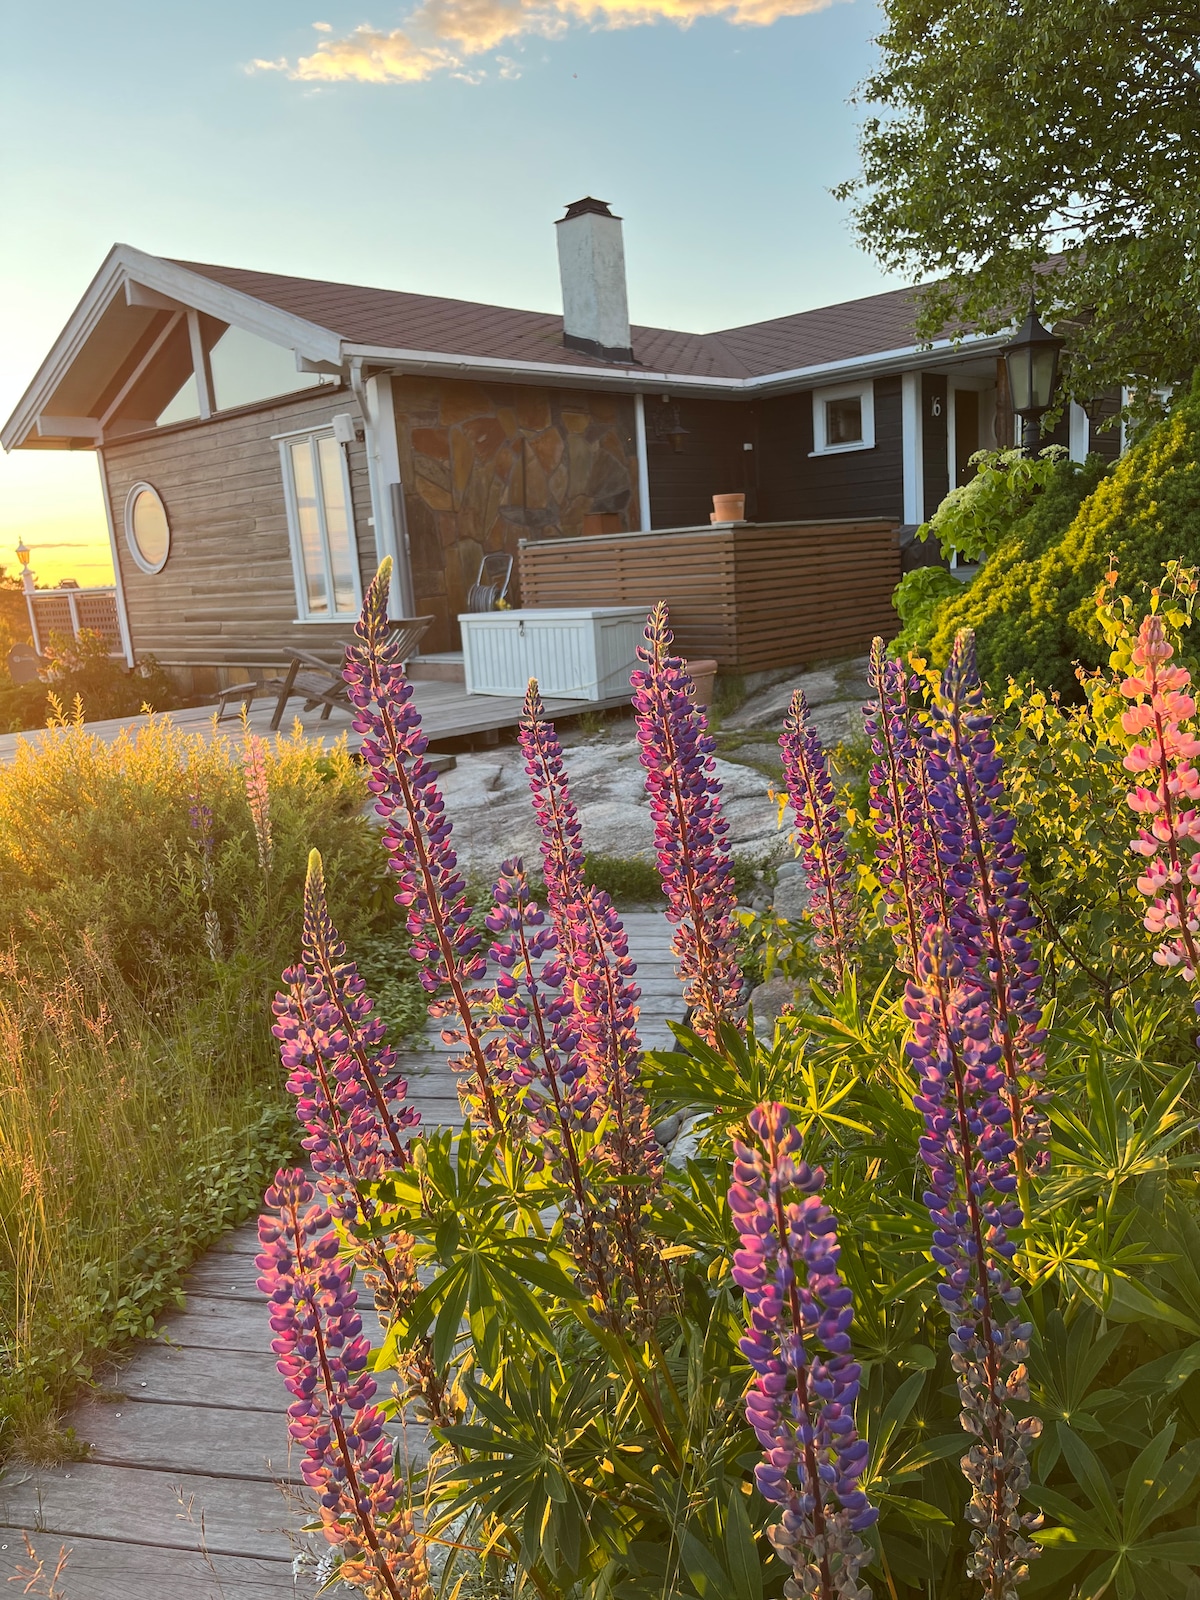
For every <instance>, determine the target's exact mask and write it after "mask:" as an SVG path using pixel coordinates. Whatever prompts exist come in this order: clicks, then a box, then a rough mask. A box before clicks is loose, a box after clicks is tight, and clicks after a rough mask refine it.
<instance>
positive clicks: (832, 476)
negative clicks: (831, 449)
mask: <svg viewBox="0 0 1200 1600" xmlns="http://www.w3.org/2000/svg"><path fill="white" fill-rule="evenodd" d="M755 409H756V410H757V412H758V440H759V448H758V450H757V452H756V454H757V457H758V486H759V493H758V507H759V509H758V515H759V518H760V520H762V521H764V522H778V521H782V520H784V519H785V518H789V517H797V518H805V519H807V518H811V517H894V518H895V519H896V520H897V521H899V520H900V518H901V516H902V515H903V508H904V487H903V472H904V467H903V457H902V448H901V410H900V379H899V378H876V379H875V448H874V449H873V450H851V451H847V452H846V454H844V455H832V456H814V455H812V454H811V451H812V447H813V400H812V390H811V389H806V390H804V391H803V392H802V393H800V394H790V395H784V396H781V397H780V398H779V399H777V400H768V401H765V402H762V403H760V404H759V405H758V406H757V407H756V408H755Z"/></svg>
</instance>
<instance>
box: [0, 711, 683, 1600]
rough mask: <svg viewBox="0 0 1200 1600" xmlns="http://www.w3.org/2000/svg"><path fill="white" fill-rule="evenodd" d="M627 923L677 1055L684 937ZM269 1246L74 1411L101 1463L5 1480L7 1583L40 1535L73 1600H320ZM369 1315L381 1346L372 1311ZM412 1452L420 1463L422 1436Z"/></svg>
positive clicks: (217, 1281)
mask: <svg viewBox="0 0 1200 1600" xmlns="http://www.w3.org/2000/svg"><path fill="white" fill-rule="evenodd" d="M419 687H423V686H419ZM432 687H436V688H442V687H445V686H444V685H438V684H434V685H432ZM450 687H454V686H453V685H451V686H450ZM624 922H625V926H626V929H627V931H628V934H629V944H630V953H631V954H632V956H633V958H634V960H635V961H636V962H637V964H638V981H639V982H640V983H641V984H642V985H643V986H644V989H645V992H646V999H645V1004H644V1007H643V1016H642V1024H643V1029H642V1032H643V1041H644V1043H645V1044H646V1045H647V1046H648V1047H649V1046H653V1045H667V1044H669V1043H670V1042H671V1036H670V1030H669V1029H668V1027H667V1019H668V1018H669V1017H671V1016H679V1015H681V1014H682V1008H681V1002H680V1000H679V993H678V987H677V986H676V985H675V983H674V978H673V972H674V960H673V957H672V955H671V949H670V942H671V932H672V930H671V928H670V927H669V925H668V924H667V921H666V918H665V917H664V916H663V914H662V913H661V912H659V911H636V912H630V913H627V914H626V915H625V917H624ZM447 1054H448V1052H447V1050H446V1048H445V1046H444V1045H442V1044H441V1042H440V1040H439V1039H438V1038H437V1035H436V1032H435V1030H434V1027H433V1025H432V1024H430V1028H429V1032H428V1034H427V1037H426V1043H425V1045H424V1047H422V1048H414V1049H409V1050H407V1051H405V1052H404V1054H403V1057H402V1060H403V1063H404V1066H405V1070H406V1071H407V1072H408V1074H409V1085H410V1087H409V1098H410V1099H411V1101H412V1102H413V1103H414V1104H415V1105H416V1106H417V1108H418V1110H420V1112H421V1115H422V1119H423V1121H424V1124H425V1126H426V1127H438V1126H458V1125H459V1124H460V1122H461V1113H460V1111H459V1106H458V1098H457V1094H456V1091H455V1086H454V1075H453V1074H452V1073H451V1072H450V1070H449V1068H448V1067H447V1064H446V1061H447ZM257 1249H258V1244H257V1237H256V1229H255V1224H254V1223H253V1222H250V1223H246V1224H244V1225H243V1226H242V1227H240V1228H238V1229H236V1230H234V1231H233V1232H231V1233H229V1234H227V1235H226V1237H225V1238H224V1239H222V1240H221V1241H219V1243H217V1244H216V1245H214V1246H213V1248H212V1249H211V1250H209V1251H208V1252H207V1254H206V1255H205V1256H204V1257H203V1258H202V1260H201V1261H199V1262H198V1263H197V1264H196V1266H195V1267H194V1268H193V1269H192V1271H191V1272H190V1273H189V1274H188V1277H187V1279H186V1282H185V1290H186V1292H187V1300H186V1305H185V1307H184V1309H183V1310H182V1311H177V1312H173V1313H172V1314H171V1315H170V1316H168V1317H167V1318H166V1319H165V1321H164V1323H163V1324H162V1327H161V1330H160V1337H159V1338H158V1339H156V1340H154V1341H150V1342H143V1343H141V1344H139V1345H138V1346H137V1347H136V1349H135V1350H134V1351H133V1353H132V1355H131V1357H130V1359H129V1360H128V1361H127V1362H125V1363H124V1365H123V1366H122V1367H121V1369H120V1370H119V1371H118V1373H117V1374H116V1375H115V1377H114V1378H113V1380H112V1382H111V1384H110V1385H109V1389H108V1393H107V1396H106V1398H105V1399H104V1400H103V1401H96V1400H93V1401H89V1402H87V1403H86V1404H84V1405H82V1406H80V1407H78V1408H77V1409H76V1412H75V1414H74V1415H73V1417H72V1418H71V1421H72V1423H73V1425H74V1427H75V1428H76V1431H77V1433H78V1434H79V1437H80V1438H82V1439H86V1440H88V1441H89V1442H91V1443H92V1445H93V1446H94V1458H93V1459H91V1460H88V1461H83V1462H76V1463H72V1464H71V1465H69V1466H64V1467H60V1468H54V1469H41V1470H36V1469H33V1468H28V1467H22V1466H21V1465H20V1464H19V1463H12V1464H10V1466H9V1468H8V1470H7V1472H6V1473H5V1474H4V1475H3V1477H0V1581H3V1580H4V1579H7V1578H8V1577H10V1576H11V1575H12V1574H13V1573H15V1571H16V1570H17V1567H18V1566H20V1565H25V1564H26V1563H27V1558H26V1554H25V1546H24V1543H23V1540H22V1537H21V1531H20V1530H22V1529H27V1530H29V1532H30V1536H31V1537H32V1539H33V1541H34V1543H35V1546H36V1548H37V1552H38V1555H39V1556H40V1557H41V1558H42V1559H43V1560H44V1561H45V1562H46V1564H47V1567H49V1568H50V1569H53V1565H54V1561H55V1559H56V1557H57V1554H58V1550H59V1547H60V1545H66V1546H69V1547H70V1551H71V1554H70V1557H69V1559H68V1564H67V1568H66V1571H65V1573H64V1576H63V1578H62V1580H61V1586H62V1588H63V1591H64V1593H65V1594H66V1595H67V1597H68V1600H164V1597H167V1596H170V1597H171V1600H285V1597H291V1600H311V1597H312V1595H313V1593H314V1588H315V1580H314V1579H313V1578H312V1577H311V1576H308V1577H300V1578H295V1577H294V1576H293V1571H292V1565H291V1563H292V1557H293V1554H294V1552H295V1549H296V1547H297V1545H298V1544H299V1545H303V1546H305V1547H308V1548H314V1547H317V1548H319V1547H320V1545H321V1544H322V1543H323V1541H321V1540H320V1537H319V1535H316V1536H306V1535H303V1534H302V1533H301V1531H300V1530H301V1527H302V1524H303V1522H304V1521H305V1520H306V1513H305V1511H304V1502H303V1499H302V1497H301V1496H300V1495H299V1494H298V1493H297V1491H296V1489H295V1487H294V1484H295V1480H296V1477H297V1463H296V1462H295V1461H294V1460H293V1459H292V1457H291V1452H290V1446H289V1440H288V1436H287V1428H286V1417H285V1414H284V1412H285V1407H286V1405H287V1402H288V1400H289V1398H290V1397H289V1395H288V1394H287V1391H286V1390H285V1389H284V1387H283V1381H282V1379H281V1378H280V1377H279V1375H278V1373H277V1372H276V1371H275V1358H274V1356H273V1355H272V1353H271V1348H270V1344H271V1337H272V1335H271V1330H270V1328H269V1326H268V1324H267V1316H266V1307H265V1304H264V1302H263V1299H262V1296H261V1295H260V1294H259V1292H258V1291H257V1289H256V1288H255V1279H256V1277H257V1275H258V1274H257V1269H256V1268H255V1265H254V1259H253V1258H254V1256H255V1254H256V1253H257ZM362 1312H363V1325H364V1328H365V1330H366V1332H367V1334H368V1337H370V1338H371V1340H372V1342H374V1343H378V1342H379V1340H380V1338H381V1329H380V1326H379V1320H378V1317H377V1316H376V1315H375V1312H374V1309H373V1307H371V1306H370V1305H369V1304H368V1305H364V1306H363V1307H362ZM385 1387H386V1381H385ZM406 1444H407V1447H408V1450H409V1452H410V1455H411V1457H412V1458H413V1459H415V1460H417V1461H419V1460H420V1459H422V1456H423V1446H424V1437H423V1435H421V1433H420V1431H419V1430H418V1429H413V1430H411V1431H410V1433H409V1435H408V1438H407V1440H406ZM201 1526H203V1543H204V1546H205V1548H206V1549H207V1552H208V1554H207V1557H205V1556H203V1555H202V1554H201V1553H200V1551H201V1542H202V1541H201ZM14 1592H20V1591H19V1589H18V1590H15V1591H14Z"/></svg>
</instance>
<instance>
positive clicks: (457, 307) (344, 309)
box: [175, 261, 916, 378]
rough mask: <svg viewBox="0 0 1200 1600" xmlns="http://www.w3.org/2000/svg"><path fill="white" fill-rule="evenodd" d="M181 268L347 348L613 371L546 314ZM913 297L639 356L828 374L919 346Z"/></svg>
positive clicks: (652, 340) (676, 341)
mask: <svg viewBox="0 0 1200 1600" xmlns="http://www.w3.org/2000/svg"><path fill="white" fill-rule="evenodd" d="M175 264H176V265H177V266H180V267H185V268H186V269H187V270H188V271H189V272H196V273H199V274H200V275H201V276H203V277H206V278H212V279H213V280H214V281H216V282H217V283H222V284H225V285H226V286H227V287H228V288H230V289H236V290H238V291H240V292H241V293H242V294H246V295H250V296H251V297H252V298H254V299H255V300H262V301H264V302H265V303H266V304H268V305H273V306H277V307H279V309H280V310H281V311H287V312H290V313H291V314H292V315H293V316H297V317H303V318H304V319H305V320H306V321H308V322H312V323H315V324H316V325H317V326H318V327H322V328H327V329H328V330H329V331H330V332H331V333H335V334H337V335H338V336H339V338H342V339H344V340H345V341H346V342H347V343H348V344H356V345H374V346H377V347H380V348H383V349H387V350H421V351H428V352H430V353H436V354H439V355H456V356H480V357H487V358H491V359H493V360H499V361H539V362H550V363H554V364H561V365H567V366H576V367H578V366H591V367H596V368H598V369H601V370H609V371H611V370H612V363H610V362H606V361H601V360H599V359H598V358H596V357H593V356H587V355H582V354H580V352H579V351H577V350H568V349H566V348H565V347H564V345H563V343H562V318H561V317H560V316H551V315H550V314H549V313H546V312H541V311H517V310H514V309H513V308H511V307H508V306H489V305H483V304H480V303H479V302H477V301H474V300H447V299H443V298H441V297H440V296H438V295H428V294H408V293H405V292H404V291H402V290H399V289H367V288H363V287H361V286H359V285H357V284H352V283H326V282H324V281H323V280H321V279H319V278H289V277H283V276H282V275H280V274H279V273H274V272H249V271H246V270H244V269H243V268H241V267H214V266H208V265H205V264H203V263H201V262H197V261H178V262H176V263H175ZM914 296H915V291H914V290H912V289H893V290H890V291H889V292H888V293H886V294H875V295H868V296H867V297H866V298H865V299H862V300H849V301H846V302H845V303H844V304H842V305H836V306H822V307H821V308H820V309H818V310H815V311H800V312H797V313H796V314H795V315H794V316H790V317H776V318H774V319H773V320H772V321H770V322H755V323H750V324H748V325H747V326H745V327H742V328H726V329H723V330H722V331H721V332H718V333H679V332H674V331H672V330H670V329H667V328H645V327H634V328H633V330H632V339H633V351H634V355H635V356H636V357H637V359H638V362H639V364H640V365H642V366H644V367H646V368H648V369H649V370H650V371H652V372H666V373H674V374H677V375H678V376H680V377H695V378H710V377H711V378H756V377H762V376H765V375H767V374H769V373H773V372H784V371H788V370H789V369H791V368H793V367H810V366H820V365H823V364H825V363H827V362H835V361H844V360H847V359H849V358H851V357H854V356H866V355H873V354H875V353H877V352H878V353H882V352H883V351H887V350H897V349H905V348H908V347H910V346H912V345H913V344H914V343H915V342H916V341H915V335H914V333H913V327H912V319H913V303H914Z"/></svg>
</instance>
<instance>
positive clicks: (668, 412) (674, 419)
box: [650, 395, 691, 456]
mask: <svg viewBox="0 0 1200 1600" xmlns="http://www.w3.org/2000/svg"><path fill="white" fill-rule="evenodd" d="M650 429H651V437H652V438H653V439H654V442H655V443H656V444H669V445H670V446H671V449H672V450H674V452H675V454H676V455H677V456H678V455H682V454H683V441H684V440H685V439H686V438H687V436H688V434H689V433H690V432H691V429H690V428H685V427H684V425H683V423H682V422H681V421H680V419H679V407H678V406H677V405H675V404H674V402H673V401H672V400H671V397H670V395H663V403H662V405H661V406H659V408H658V410H657V411H656V412H655V413H654V415H653V417H652V419H651V423H650Z"/></svg>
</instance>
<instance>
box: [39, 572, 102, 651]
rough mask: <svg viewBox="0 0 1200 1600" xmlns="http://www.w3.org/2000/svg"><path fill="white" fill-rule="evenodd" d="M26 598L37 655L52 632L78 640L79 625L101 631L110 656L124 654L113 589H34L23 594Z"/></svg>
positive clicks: (42, 649)
mask: <svg viewBox="0 0 1200 1600" xmlns="http://www.w3.org/2000/svg"><path fill="white" fill-rule="evenodd" d="M25 600H26V604H27V605H28V607H29V625H30V628H31V629H32V632H33V648H34V649H35V650H36V651H37V653H38V654H39V655H44V654H45V651H46V646H47V645H48V644H49V643H50V635H51V634H52V633H61V634H70V636H71V637H72V638H73V639H78V637H79V630H80V629H81V628H88V629H90V630H91V631H92V632H93V633H100V634H103V635H104V638H105V640H106V641H107V643H108V653H109V655H112V656H120V655H124V653H125V646H124V645H123V644H122V642H121V619H120V616H119V614H118V612H117V591H116V589H115V588H111V589H34V590H33V591H32V592H31V593H27V594H26V596H25Z"/></svg>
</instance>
